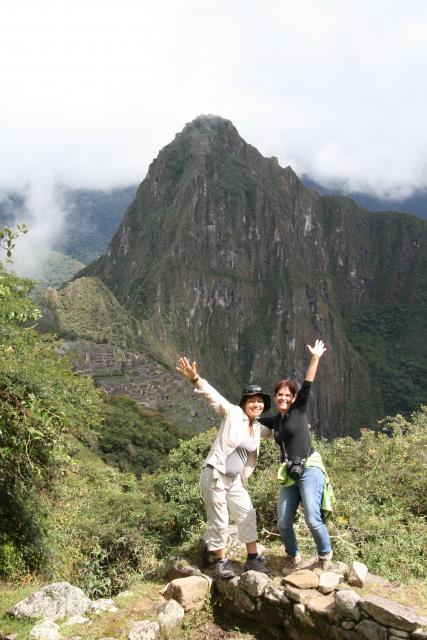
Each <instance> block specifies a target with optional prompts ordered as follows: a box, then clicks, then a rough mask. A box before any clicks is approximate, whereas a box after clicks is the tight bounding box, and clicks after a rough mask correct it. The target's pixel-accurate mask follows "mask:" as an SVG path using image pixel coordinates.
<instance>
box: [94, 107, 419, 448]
mask: <svg viewBox="0 0 427 640" xmlns="http://www.w3.org/2000/svg"><path fill="white" fill-rule="evenodd" d="M425 234H426V224H425V222H424V221H422V220H418V219H417V218H415V217H413V216H407V215H404V214H372V213H368V212H367V211H365V210H363V209H361V208H360V207H358V206H357V205H356V204H355V203H354V202H353V201H352V200H351V199H349V198H340V197H335V196H325V197H322V196H320V195H319V194H318V193H316V192H313V191H310V190H309V189H306V188H305V187H304V186H303V184H302V182H301V181H300V180H299V179H298V177H297V176H296V174H295V173H294V172H293V171H292V169H291V168H290V167H288V168H282V167H281V166H280V165H279V163H278V162H277V160H276V159H274V158H265V157H263V156H262V155H261V154H260V153H259V151H258V150H257V149H255V147H253V146H251V145H250V144H248V143H246V142H245V141H244V140H243V139H242V138H241V137H240V136H239V134H238V132H237V130H236V129H235V127H234V126H233V124H232V123H231V122H230V121H229V120H224V119H223V118H219V117H217V116H199V117H198V118H196V119H195V120H193V121H192V122H190V123H188V124H187V125H186V126H185V127H184V129H183V130H182V131H181V132H180V133H179V134H177V136H176V137H175V139H174V140H173V141H172V142H171V143H170V144H168V145H167V146H165V147H164V148H163V149H162V150H161V151H160V153H159V155H158V156H157V158H156V159H155V160H154V161H153V162H152V164H151V165H150V168H149V171H148V174H147V177H146V178H145V180H144V181H143V182H142V183H141V185H140V187H139V189H138V191H137V194H136V198H135V200H134V201H133V203H132V204H131V205H130V207H129V208H128V210H127V212H126V215H125V217H124V219H123V222H122V224H121V226H120V227H119V229H118V231H117V233H116V234H115V236H114V237H113V239H112V241H111V243H110V246H109V248H108V251H107V254H106V255H105V256H103V257H102V258H101V259H100V260H98V261H97V262H96V263H95V264H93V265H91V266H90V267H89V268H88V269H87V270H86V271H85V272H84V274H86V275H95V276H97V277H99V278H100V279H101V280H102V281H103V282H104V283H105V284H106V285H107V287H109V288H110V289H111V290H112V291H113V292H114V295H115V296H116V298H117V300H118V301H119V302H120V303H121V304H122V305H123V306H124V307H125V308H126V309H128V310H129V311H130V312H131V313H132V314H133V315H134V316H135V317H136V318H137V319H138V321H139V323H140V327H141V328H140V331H141V332H142V334H143V336H144V339H145V342H146V344H150V348H151V349H152V350H153V351H154V352H157V353H158V354H159V356H161V358H162V359H163V360H166V361H167V362H169V363H170V364H171V365H172V364H173V362H174V361H175V358H176V355H177V353H180V352H182V351H185V352H186V353H187V354H188V355H189V356H190V357H194V358H195V359H197V361H198V362H199V364H200V367H201V371H202V374H203V375H206V376H207V377H208V378H209V379H210V380H211V381H212V382H213V383H214V384H216V385H217V386H218V387H219V388H220V390H221V391H222V392H224V394H225V395H226V396H227V397H229V398H230V399H231V400H237V399H238V395H239V389H240V387H241V386H242V385H243V384H244V383H245V382H249V381H259V382H261V383H262V384H264V385H266V386H269V385H272V383H273V381H274V380H275V379H277V378H279V377H284V376H289V375H291V376H294V377H296V378H297V380H299V381H302V379H303V377H304V374H305V370H306V366H307V361H308V351H307V347H306V345H307V344H310V343H311V342H312V341H313V340H314V339H315V338H316V337H320V336H321V337H323V339H324V340H325V341H326V343H327V345H328V353H327V356H326V357H325V359H324V361H322V365H321V368H320V371H319V376H318V380H317V381H316V383H315V385H314V389H313V400H312V402H311V407H310V412H311V415H310V418H311V420H312V425H313V428H314V429H315V430H316V431H317V433H319V434H327V435H332V434H342V433H348V432H351V431H352V430H355V429H358V428H359V426H360V424H362V423H363V422H372V421H373V420H375V419H377V418H378V417H381V416H382V415H384V414H385V413H386V412H387V413H396V412H397V411H401V412H408V411H409V410H410V409H411V408H413V407H414V406H417V405H418V404H419V403H420V401H421V398H422V396H423V393H425V387H424V380H425V377H426V376H425V371H424V370H423V366H424V365H423V364H422V361H423V360H422V357H421V356H422V354H423V353H424V354H425V346H423V345H424V343H423V341H422V340H421V339H420V334H422V327H423V326H425V309H426V305H425V294H423V290H424V286H423V282H424V283H425V281H426V262H427V261H426V254H425ZM408 318H410V321H408ZM397 327H399V328H398V329H397ZM374 337H375V338H374ZM396 370H397V371H398V379H399V380H400V383H397V382H396V379H397V378H396ZM390 378H393V379H394V380H395V382H391V381H390Z"/></svg>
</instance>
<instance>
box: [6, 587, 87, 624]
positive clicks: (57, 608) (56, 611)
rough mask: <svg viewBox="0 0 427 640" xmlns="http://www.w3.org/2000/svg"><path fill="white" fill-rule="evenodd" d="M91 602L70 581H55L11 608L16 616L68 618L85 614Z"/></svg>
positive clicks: (11, 612) (12, 613) (53, 618)
mask: <svg viewBox="0 0 427 640" xmlns="http://www.w3.org/2000/svg"><path fill="white" fill-rule="evenodd" d="M90 604H91V601H90V599H89V598H88V597H87V596H86V595H85V594H84V592H83V591H82V590H81V589H79V588H78V587H73V585H71V584H70V583H69V582H53V583H52V584H48V585H46V586H45V587H43V589H40V590H39V591H36V592H35V593H33V594H32V595H31V596H28V598H25V600H21V602H18V603H17V604H15V605H13V607H11V608H10V609H9V613H10V614H11V615H13V616H15V618H19V619H22V618H48V619H51V620H55V619H56V618H68V617H69V616H74V615H83V614H84V613H86V611H87V610H88V608H89V606H90Z"/></svg>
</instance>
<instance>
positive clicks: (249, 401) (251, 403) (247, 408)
mask: <svg viewBox="0 0 427 640" xmlns="http://www.w3.org/2000/svg"><path fill="white" fill-rule="evenodd" d="M242 409H243V411H244V412H245V413H246V415H247V416H248V418H249V420H250V421H251V422H252V420H256V419H257V418H259V417H260V416H261V415H262V414H263V412H264V400H263V398H262V396H250V397H249V398H246V400H245V402H244V404H243V407H242Z"/></svg>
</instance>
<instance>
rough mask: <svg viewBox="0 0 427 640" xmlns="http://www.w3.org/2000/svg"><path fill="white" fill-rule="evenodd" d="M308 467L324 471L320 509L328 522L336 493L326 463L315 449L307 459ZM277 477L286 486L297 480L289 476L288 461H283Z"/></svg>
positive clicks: (323, 518) (323, 517)
mask: <svg viewBox="0 0 427 640" xmlns="http://www.w3.org/2000/svg"><path fill="white" fill-rule="evenodd" d="M305 466H306V467H318V468H319V469H321V470H322V471H323V474H324V476H325V484H324V486H323V495H322V503H321V505H320V511H321V514H322V520H323V522H326V521H327V520H328V518H330V516H331V515H332V510H333V505H334V504H335V495H334V490H333V487H332V483H331V481H330V480H329V476H328V474H327V473H326V469H325V465H324V464H323V460H322V456H321V455H320V453H319V452H318V451H314V453H312V454H311V456H309V457H308V458H307V460H306V461H305ZM277 479H278V480H279V482H281V484H283V486H284V487H291V486H292V485H293V484H295V481H294V480H292V478H290V477H289V476H288V471H287V468H286V463H284V462H282V464H281V465H280V466H279V469H278V471H277Z"/></svg>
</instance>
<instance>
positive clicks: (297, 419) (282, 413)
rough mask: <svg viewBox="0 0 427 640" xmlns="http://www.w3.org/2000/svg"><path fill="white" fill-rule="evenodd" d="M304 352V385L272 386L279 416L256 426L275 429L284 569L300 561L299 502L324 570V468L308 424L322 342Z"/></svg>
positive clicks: (329, 550)
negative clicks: (296, 523)
mask: <svg viewBox="0 0 427 640" xmlns="http://www.w3.org/2000/svg"><path fill="white" fill-rule="evenodd" d="M307 346H308V349H309V351H310V353H311V361H310V364H309V367H308V370H307V374H306V376H305V381H304V383H303V384H302V386H301V389H300V390H299V391H298V393H297V388H296V384H295V382H294V381H293V380H291V379H289V378H288V379H285V380H280V381H279V382H278V383H277V384H276V385H275V387H274V401H275V403H276V406H277V408H278V409H279V413H278V414H277V415H275V416H273V417H272V418H261V419H260V422H261V424H263V425H264V426H266V427H269V428H270V429H273V430H274V439H275V441H276V443H277V444H278V445H279V447H280V449H281V453H282V463H284V465H283V466H282V469H284V470H285V474H284V476H282V478H281V479H282V481H283V484H282V486H281V488H280V492H279V498H278V504H277V519H278V526H279V532H280V535H281V538H282V541H283V544H284V546H285V551H286V557H285V570H287V569H288V568H289V569H291V568H294V567H296V566H297V565H298V564H299V563H300V562H301V556H300V554H299V551H298V543H297V539H296V536H295V531H294V519H295V514H296V511H297V509H298V505H299V503H300V502H302V505H303V509H304V518H305V521H306V523H307V525H308V527H309V529H310V531H311V533H312V536H313V538H314V541H315V543H316V546H317V553H318V556H319V558H318V565H319V566H320V567H321V568H325V567H326V565H327V564H328V562H329V560H330V559H331V558H332V548H331V543H330V540H329V534H328V530H327V528H326V526H325V524H324V522H323V520H322V516H321V502H322V495H323V489H324V484H325V468H324V466H323V463H322V459H321V457H320V455H319V454H318V453H317V452H315V451H314V450H313V447H312V444H311V437H310V431H309V425H308V421H307V414H306V408H307V401H308V398H309V395H310V388H311V384H312V382H313V380H314V378H315V375H316V371H317V366H318V364H319V360H320V358H321V357H322V355H323V354H324V352H325V351H326V348H325V346H324V343H323V342H322V340H316V343H315V345H314V347H310V346H309V345H307Z"/></svg>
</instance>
